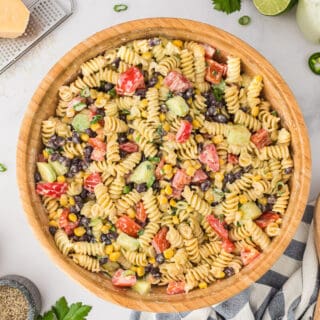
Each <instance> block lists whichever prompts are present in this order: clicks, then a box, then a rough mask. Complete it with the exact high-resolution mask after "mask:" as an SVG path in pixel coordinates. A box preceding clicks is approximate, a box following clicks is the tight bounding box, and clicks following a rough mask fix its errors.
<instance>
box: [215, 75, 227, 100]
mask: <svg viewBox="0 0 320 320" xmlns="http://www.w3.org/2000/svg"><path fill="white" fill-rule="evenodd" d="M225 88H226V84H225V82H224V81H223V80H222V81H221V82H220V83H219V84H217V85H213V86H212V90H213V95H214V97H215V99H216V100H217V101H222V99H223V96H224V90H225Z"/></svg>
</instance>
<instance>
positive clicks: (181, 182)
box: [172, 169, 191, 190]
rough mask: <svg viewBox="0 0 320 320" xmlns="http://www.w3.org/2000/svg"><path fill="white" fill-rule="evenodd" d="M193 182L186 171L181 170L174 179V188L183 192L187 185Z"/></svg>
mask: <svg viewBox="0 0 320 320" xmlns="http://www.w3.org/2000/svg"><path fill="white" fill-rule="evenodd" d="M190 182H191V177H190V176H188V175H187V174H186V171H185V170H184V169H179V170H178V171H177V172H176V174H175V175H174V177H173V180H172V187H173V188H175V189H179V190H182V189H183V188H184V186H185V185H187V184H189V183H190Z"/></svg>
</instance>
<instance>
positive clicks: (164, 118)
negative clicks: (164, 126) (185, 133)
mask: <svg viewBox="0 0 320 320" xmlns="http://www.w3.org/2000/svg"><path fill="white" fill-rule="evenodd" d="M159 118H160V121H161V122H163V121H165V120H166V115H165V114H164V113H160V116H159Z"/></svg>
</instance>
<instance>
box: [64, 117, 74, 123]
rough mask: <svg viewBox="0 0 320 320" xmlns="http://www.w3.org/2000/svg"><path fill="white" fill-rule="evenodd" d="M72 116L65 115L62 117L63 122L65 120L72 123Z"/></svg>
mask: <svg viewBox="0 0 320 320" xmlns="http://www.w3.org/2000/svg"><path fill="white" fill-rule="evenodd" d="M71 120H72V119H71V118H69V117H67V116H64V117H63V118H62V122H64V123H70V122H71Z"/></svg>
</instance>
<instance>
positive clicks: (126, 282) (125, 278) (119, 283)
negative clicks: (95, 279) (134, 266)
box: [112, 269, 137, 287]
mask: <svg viewBox="0 0 320 320" xmlns="http://www.w3.org/2000/svg"><path fill="white" fill-rule="evenodd" d="M136 282H137V278H136V275H135V273H134V272H133V271H131V270H123V269H118V270H117V272H116V273H115V274H114V275H113V277H112V284H113V285H114V286H116V287H132V286H133V285H135V283H136Z"/></svg>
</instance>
